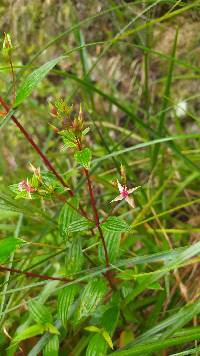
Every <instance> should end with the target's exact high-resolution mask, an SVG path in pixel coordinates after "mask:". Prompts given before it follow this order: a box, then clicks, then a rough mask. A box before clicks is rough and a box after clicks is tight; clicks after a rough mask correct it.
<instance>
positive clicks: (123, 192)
mask: <svg viewBox="0 0 200 356" xmlns="http://www.w3.org/2000/svg"><path fill="white" fill-rule="evenodd" d="M117 185H118V189H119V193H120V194H119V195H118V196H117V197H116V198H115V199H113V200H111V203H113V202H114V201H120V200H123V199H124V200H126V202H127V203H128V204H129V205H130V206H131V207H132V208H135V202H134V199H133V198H132V197H130V196H129V195H130V194H131V193H133V192H134V191H135V190H137V189H138V188H140V186H138V187H135V188H131V189H128V188H127V187H126V186H125V185H121V184H120V183H119V181H118V180H117Z"/></svg>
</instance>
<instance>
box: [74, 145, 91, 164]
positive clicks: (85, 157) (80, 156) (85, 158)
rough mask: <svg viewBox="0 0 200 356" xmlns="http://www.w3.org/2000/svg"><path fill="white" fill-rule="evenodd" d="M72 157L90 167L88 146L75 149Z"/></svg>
mask: <svg viewBox="0 0 200 356" xmlns="http://www.w3.org/2000/svg"><path fill="white" fill-rule="evenodd" d="M74 158H75V160H76V161H77V163H79V164H80V165H81V166H83V167H85V168H90V162H91V158H92V152H91V151H90V149H89V148H84V149H83V150H82V151H77V152H76V153H75V155H74Z"/></svg>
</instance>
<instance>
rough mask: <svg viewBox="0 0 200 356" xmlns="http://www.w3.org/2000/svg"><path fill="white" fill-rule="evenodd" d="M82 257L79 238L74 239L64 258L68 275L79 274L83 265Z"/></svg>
mask: <svg viewBox="0 0 200 356" xmlns="http://www.w3.org/2000/svg"><path fill="white" fill-rule="evenodd" d="M83 261H84V257H83V252H82V241H81V238H74V239H73V240H72V242H71V246H70V248H69V250H68V252H67V256H66V272H67V274H68V275H72V274H73V273H76V272H79V271H80V270H81V267H82V265H83Z"/></svg>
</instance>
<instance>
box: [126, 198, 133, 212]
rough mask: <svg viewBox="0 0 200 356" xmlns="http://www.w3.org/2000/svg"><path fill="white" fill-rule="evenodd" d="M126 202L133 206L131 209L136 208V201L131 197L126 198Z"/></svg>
mask: <svg viewBox="0 0 200 356" xmlns="http://www.w3.org/2000/svg"><path fill="white" fill-rule="evenodd" d="M125 200H126V202H127V203H128V204H129V205H130V206H131V208H133V209H134V208H135V202H134V199H133V198H131V197H126V198H125Z"/></svg>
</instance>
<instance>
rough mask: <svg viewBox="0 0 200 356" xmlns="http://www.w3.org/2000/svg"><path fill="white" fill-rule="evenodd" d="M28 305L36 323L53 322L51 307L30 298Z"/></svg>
mask: <svg viewBox="0 0 200 356" xmlns="http://www.w3.org/2000/svg"><path fill="white" fill-rule="evenodd" d="M28 307H29V311H30V314H31V316H32V318H33V319H34V321H35V322H36V323H38V324H43V325H44V324H46V323H52V322H53V318H52V315H51V313H50V311H49V309H48V308H47V307H46V306H44V305H43V304H41V303H39V302H38V301H36V300H30V301H29V303H28Z"/></svg>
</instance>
